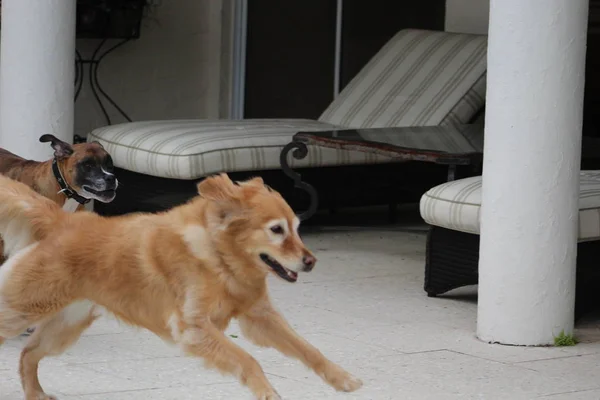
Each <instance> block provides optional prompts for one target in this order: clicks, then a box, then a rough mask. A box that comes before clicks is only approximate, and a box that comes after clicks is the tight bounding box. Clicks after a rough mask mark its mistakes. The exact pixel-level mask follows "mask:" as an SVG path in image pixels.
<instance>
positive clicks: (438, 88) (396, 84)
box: [88, 29, 487, 179]
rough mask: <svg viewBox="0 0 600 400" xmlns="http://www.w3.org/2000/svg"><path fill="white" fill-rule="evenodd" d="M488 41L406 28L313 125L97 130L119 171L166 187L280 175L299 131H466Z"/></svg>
mask: <svg viewBox="0 0 600 400" xmlns="http://www.w3.org/2000/svg"><path fill="white" fill-rule="evenodd" d="M486 48H487V40H486V37H485V36H480V35H469V34H458V33H447V32H439V31H424V30H414V29H407V30H403V31H400V32H399V33H398V34H397V35H396V36H395V37H394V38H392V39H391V40H390V41H389V42H388V43H387V44H386V45H385V46H384V47H383V48H382V50H380V51H379V52H378V53H377V55H375V57H374V58H373V59H372V60H371V61H370V62H369V63H368V64H367V65H366V66H365V67H364V68H363V70H362V71H361V72H360V73H359V74H358V75H357V76H356V77H355V78H354V79H353V80H352V81H351V82H350V84H349V85H348V86H347V87H346V88H345V89H344V90H343V91H342V93H341V94H340V96H339V97H338V98H337V99H336V100H335V101H334V102H333V103H332V104H331V105H330V106H329V108H328V109H327V110H326V111H325V112H324V113H323V115H322V116H321V118H320V120H319V121H312V120H301V119H289V120H275V119H272V120H264V119H262V120H258V119H256V120H241V121H240V120H237V121H227V120H216V121H215V120H174V121H145V122H135V123H127V124H121V125H113V126H108V127H103V128H100V129H96V130H94V131H93V132H91V133H90V134H89V135H88V140H97V141H99V142H101V143H102V144H103V145H105V147H106V148H107V150H108V151H109V152H110V153H111V154H112V156H113V159H114V162H115V165H116V166H118V167H120V168H123V169H127V170H130V171H134V172H139V173H143V174H148V175H154V176H158V177H165V178H178V179H197V178H201V177H203V176H206V175H208V174H212V173H214V172H220V171H227V172H234V171H253V170H266V169H278V168H280V164H279V153H280V151H281V149H282V148H283V147H284V146H285V145H286V144H287V143H289V142H290V141H291V138H292V136H293V134H295V133H296V132H298V131H303V130H304V131H315V130H328V129H331V128H332V127H334V125H335V126H337V127H341V126H343V127H395V126H437V125H449V124H461V123H468V122H470V120H471V119H472V118H473V116H474V115H475V114H476V113H477V111H479V110H480V109H481V108H482V107H483V103H484V98H485V79H486V76H485V71H486V57H485V56H486ZM309 150H310V151H309V156H308V157H307V158H306V159H304V160H301V161H297V160H292V165H294V166H307V167H317V166H326V165H344V164H372V163H379V162H387V161H390V159H389V158H387V157H384V156H381V155H375V154H369V153H360V152H356V151H349V150H338V149H330V148H312V147H311V149H309Z"/></svg>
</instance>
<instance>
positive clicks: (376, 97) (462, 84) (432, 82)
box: [319, 29, 487, 128]
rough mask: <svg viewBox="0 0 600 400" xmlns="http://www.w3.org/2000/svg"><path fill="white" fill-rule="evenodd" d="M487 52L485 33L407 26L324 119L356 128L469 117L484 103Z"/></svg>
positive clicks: (450, 120)
mask: <svg viewBox="0 0 600 400" xmlns="http://www.w3.org/2000/svg"><path fill="white" fill-rule="evenodd" d="M486 55H487V36H485V35H471V34H461V33H448V32H439V31H428V30H417V29H405V30H402V31H400V32H398V33H397V34H396V36H395V37H394V38H392V39H391V40H390V41H389V42H388V43H387V44H386V45H385V46H384V47H383V48H382V49H381V50H380V51H379V52H378V53H377V54H376V55H375V56H374V57H373V58H372V59H371V60H370V61H369V62H368V63H367V65H366V66H365V67H364V68H363V69H362V70H361V71H360V72H359V73H358V74H357V76H356V77H355V78H354V79H353V80H352V81H351V82H350V83H349V84H348V85H347V86H346V87H345V88H344V90H343V91H342V92H341V93H340V95H339V96H338V98H337V99H336V100H335V101H334V102H333V103H332V104H331V105H330V106H329V107H328V108H327V109H326V110H325V112H324V113H323V114H322V115H321V117H320V118H319V120H320V121H324V122H328V123H330V124H337V125H342V126H349V127H356V128H358V127H363V128H366V127H369V128H370V127H388V126H427V125H439V124H442V123H468V122H469V120H470V118H471V117H472V116H473V115H474V114H475V112H477V111H478V110H479V109H481V107H482V106H483V103H484V99H485V72H486V69H487V60H486Z"/></svg>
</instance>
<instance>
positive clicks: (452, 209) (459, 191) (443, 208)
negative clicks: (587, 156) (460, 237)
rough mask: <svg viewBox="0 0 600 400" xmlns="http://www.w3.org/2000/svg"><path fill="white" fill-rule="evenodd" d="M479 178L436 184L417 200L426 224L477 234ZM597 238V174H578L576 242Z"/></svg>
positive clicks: (599, 212)
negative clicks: (577, 226)
mask: <svg viewBox="0 0 600 400" xmlns="http://www.w3.org/2000/svg"><path fill="white" fill-rule="evenodd" d="M480 209H481V176H476V177H471V178H465V179H459V180H456V181H452V182H447V183H444V184H442V185H438V186H436V187H434V188H432V189H430V190H429V191H427V193H425V194H424V195H423V196H422V197H421V203H420V210H421V217H423V219H424V220H425V222H427V223H428V224H431V225H434V226H440V227H442V228H447V229H452V230H455V231H461V232H466V233H474V234H479V214H480ZM598 239H600V171H582V172H581V173H580V192H579V241H590V240H598Z"/></svg>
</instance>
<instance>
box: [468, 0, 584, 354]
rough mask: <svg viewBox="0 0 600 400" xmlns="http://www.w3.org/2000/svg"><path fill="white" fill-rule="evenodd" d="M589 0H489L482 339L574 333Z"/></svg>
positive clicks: (518, 340)
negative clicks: (580, 164) (562, 332)
mask: <svg viewBox="0 0 600 400" xmlns="http://www.w3.org/2000/svg"><path fill="white" fill-rule="evenodd" d="M587 15H588V0H528V1H523V0H491V7H490V29H489V49H488V77H487V79H488V91H487V106H486V128H485V149H484V150H485V152H484V164H483V189H482V210H481V246H480V262H479V273H480V277H479V300H478V321H477V335H478V337H479V338H480V339H482V340H485V341H489V342H498V343H504V344H514V345H544V344H551V343H553V341H554V336H555V335H558V334H559V333H560V332H561V331H562V330H564V332H565V333H567V334H569V333H571V332H572V330H573V322H574V321H573V318H574V314H573V310H574V294H575V259H576V251H577V247H576V237H577V226H578V225H577V224H578V220H577V215H578V214H577V211H578V204H577V203H578V201H577V199H578V193H579V163H580V158H581V154H580V151H581V150H580V146H581V129H582V113H583V111H582V110H583V107H582V103H583V86H584V67H585V46H586V33H587Z"/></svg>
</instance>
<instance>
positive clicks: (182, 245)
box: [0, 174, 362, 400]
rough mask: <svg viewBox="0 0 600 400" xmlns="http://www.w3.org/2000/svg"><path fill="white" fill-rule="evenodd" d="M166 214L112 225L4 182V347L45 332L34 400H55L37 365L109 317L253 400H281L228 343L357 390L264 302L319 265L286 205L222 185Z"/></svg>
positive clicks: (29, 348)
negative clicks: (269, 353) (236, 335)
mask: <svg viewBox="0 0 600 400" xmlns="http://www.w3.org/2000/svg"><path fill="white" fill-rule="evenodd" d="M198 192H199V194H200V195H199V196H196V197H195V198H193V199H192V200H190V201H189V202H188V203H186V204H184V205H181V206H178V207H175V208H173V209H171V210H170V211H168V212H164V213H160V214H134V215H128V216H121V217H112V218H106V217H101V216H98V215H96V214H93V213H90V212H86V211H82V212H78V213H74V214H68V213H65V212H64V211H63V210H61V208H60V207H59V206H58V205H57V204H56V203H54V202H52V201H50V200H48V199H46V198H43V197H41V196H39V195H38V194H36V193H35V192H33V191H32V190H31V189H29V188H28V187H27V186H25V185H23V184H21V183H19V182H15V181H12V180H10V179H8V178H4V177H0V234H1V235H2V237H4V238H5V241H6V246H7V247H8V248H9V249H10V254H11V257H10V258H9V259H8V261H7V262H6V264H4V265H3V266H2V268H0V342H1V341H2V340H3V339H2V338H8V337H12V336H15V335H18V334H19V333H20V332H21V331H22V330H23V329H25V328H27V327H28V326H31V325H32V324H38V328H37V329H36V331H35V333H34V334H33V335H32V337H31V338H30V341H29V343H28V344H27V345H26V346H25V348H24V350H23V352H22V355H21V360H20V375H21V379H22V384H23V390H24V392H25V396H26V399H27V400H34V399H35V400H49V399H53V397H51V396H48V395H46V394H45V393H44V391H43V389H42V387H41V386H40V383H39V381H38V376H37V369H38V364H39V362H40V360H41V359H42V358H43V357H45V356H47V355H50V354H59V353H61V352H63V351H64V350H65V349H66V348H67V347H68V346H70V345H71V344H73V343H74V342H75V341H76V340H77V339H78V338H79V336H80V335H81V333H82V332H83V331H84V330H85V329H86V328H87V327H89V326H90V324H91V323H92V322H93V321H94V320H95V319H96V318H97V317H98V307H103V308H105V309H106V310H107V311H109V312H111V313H113V314H114V315H115V316H116V317H117V318H119V319H120V320H122V321H125V322H127V323H129V324H131V325H135V326H140V327H143V328H146V329H149V330H150V331H152V332H154V333H155V334H157V335H158V336H160V337H161V338H163V339H165V340H167V341H170V342H174V343H176V344H178V345H179V346H181V348H182V349H183V350H184V351H185V352H186V353H187V354H189V355H193V356H197V357H201V358H203V359H204V360H205V362H206V364H207V366H209V367H213V368H216V369H218V370H220V371H221V372H223V373H228V374H231V375H234V376H236V377H237V378H238V379H239V380H240V382H241V383H243V384H245V385H247V387H248V388H249V389H250V390H251V391H252V393H253V394H254V395H255V396H256V398H258V399H271V400H272V399H280V397H279V395H278V394H277V392H276V391H275V389H274V388H273V386H272V385H271V384H270V383H269V381H268V380H267V378H266V376H265V374H264V372H263V370H262V368H261V367H260V365H259V364H258V362H257V361H256V360H255V359H254V358H253V357H252V356H251V355H249V354H248V353H247V352H245V351H244V350H243V349H242V348H240V347H238V346H237V345H236V344H234V343H233V342H232V341H230V340H229V339H228V338H227V336H226V335H224V333H223V331H224V330H225V329H226V327H227V326H228V324H229V322H230V320H231V319H232V318H236V319H238V321H239V323H240V327H241V329H242V331H243V333H244V335H245V336H247V337H248V338H249V339H250V340H252V341H253V342H254V343H256V344H258V345H260V346H269V347H273V348H275V349H277V350H279V351H280V352H282V353H283V354H285V355H287V356H290V357H294V358H297V359H299V360H300V361H302V362H303V363H304V364H305V365H306V366H308V367H309V368H311V369H312V370H314V371H315V372H316V373H317V374H318V375H319V376H320V377H322V378H323V379H324V380H325V381H326V382H327V383H329V384H330V385H331V386H333V387H334V388H335V389H337V390H340V391H354V390H357V389H358V388H360V387H361V386H362V383H361V381H360V380H359V379H357V378H355V377H353V376H352V375H350V374H349V373H348V372H346V371H345V370H344V369H342V368H341V367H339V366H338V365H336V364H335V363H333V362H332V361H330V360H328V359H327V358H325V357H324V356H323V354H321V352H319V350H317V349H316V348H315V347H313V346H312V345H310V344H309V343H308V342H306V341H305V340H304V339H302V338H301V337H300V336H298V334H297V333H295V332H294V330H293V329H292V328H291V327H290V326H289V325H288V323H287V322H286V321H285V319H284V318H283V317H282V316H281V315H280V314H279V313H278V312H277V311H276V310H275V308H274V307H273V306H272V304H271V301H270V300H269V295H268V293H267V283H266V278H267V275H268V274H269V273H273V274H275V275H277V276H279V277H280V278H282V279H284V280H286V281H289V282H295V281H296V279H297V277H298V272H300V271H310V270H312V268H313V267H314V265H315V263H316V259H315V257H314V256H313V254H312V253H311V252H310V251H309V250H308V249H307V248H306V247H305V245H304V244H303V242H302V240H301V239H300V237H299V235H298V231H297V228H298V225H299V221H298V219H297V218H296V216H295V215H294V213H293V211H292V209H291V208H290V207H289V205H288V204H287V203H286V202H285V200H284V199H283V198H282V197H281V195H280V194H279V193H277V192H276V191H273V190H271V189H270V188H268V187H267V186H265V185H264V183H263V181H262V179H260V178H254V179H251V180H248V181H244V182H238V183H237V184H236V183H234V182H232V181H231V180H230V179H229V177H228V176H227V175H226V174H221V175H218V176H214V177H209V178H207V179H205V180H204V181H202V182H201V183H200V184H199V185H198Z"/></svg>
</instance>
